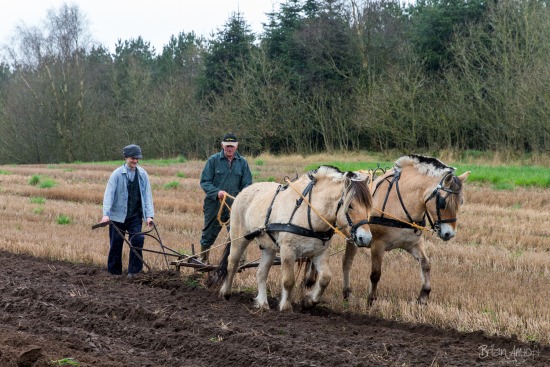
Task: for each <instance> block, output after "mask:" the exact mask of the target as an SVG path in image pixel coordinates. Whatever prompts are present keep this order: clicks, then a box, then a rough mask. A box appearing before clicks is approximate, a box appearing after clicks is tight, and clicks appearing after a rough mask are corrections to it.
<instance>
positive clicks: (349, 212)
mask: <svg viewBox="0 0 550 367" xmlns="http://www.w3.org/2000/svg"><path fill="white" fill-rule="evenodd" d="M345 178H346V179H345V184H344V191H343V194H342V198H343V204H342V207H343V208H342V209H343V210H342V214H341V215H338V217H337V220H338V221H339V223H338V226H339V227H343V228H346V232H348V231H349V233H348V237H351V239H352V240H353V242H355V244H356V245H357V246H359V247H366V246H368V245H369V244H370V242H371V240H372V234H371V232H370V227H369V225H368V223H369V218H370V212H371V209H372V195H371V192H370V189H369V187H368V180H369V176H366V175H363V174H361V173H359V172H346V173H345ZM343 220H345V222H343ZM342 222H343V223H345V225H341V224H340V223H342ZM346 225H347V226H346Z"/></svg>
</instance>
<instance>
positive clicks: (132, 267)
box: [107, 215, 145, 275]
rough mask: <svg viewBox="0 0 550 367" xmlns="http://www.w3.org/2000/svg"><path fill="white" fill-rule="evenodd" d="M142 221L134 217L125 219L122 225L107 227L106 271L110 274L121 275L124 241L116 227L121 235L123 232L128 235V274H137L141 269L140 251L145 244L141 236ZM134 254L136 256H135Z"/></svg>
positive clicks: (137, 216) (116, 224)
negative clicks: (107, 251)
mask: <svg viewBox="0 0 550 367" xmlns="http://www.w3.org/2000/svg"><path fill="white" fill-rule="evenodd" d="M141 225H142V219H141V216H139V215H136V216H133V217H132V218H126V220H125V221H124V223H120V222H112V223H111V225H110V226H109V241H110V248H109V256H108V258H107V270H108V271H109V273H111V274H115V275H120V274H122V248H123V246H124V239H123V238H122V237H121V236H120V234H118V232H117V230H116V229H115V228H114V226H116V227H117V228H118V229H119V230H120V231H121V232H122V233H125V231H126V232H127V233H128V234H129V240H130V243H131V244H132V247H135V249H133V250H132V249H130V261H129V262H128V274H137V273H139V272H141V270H142V269H143V262H142V261H141V259H140V257H141V256H142V251H141V249H142V248H143V243H144V242H145V236H144V235H143V234H141V233H140V232H141ZM136 252H137V253H138V255H139V257H138V255H136Z"/></svg>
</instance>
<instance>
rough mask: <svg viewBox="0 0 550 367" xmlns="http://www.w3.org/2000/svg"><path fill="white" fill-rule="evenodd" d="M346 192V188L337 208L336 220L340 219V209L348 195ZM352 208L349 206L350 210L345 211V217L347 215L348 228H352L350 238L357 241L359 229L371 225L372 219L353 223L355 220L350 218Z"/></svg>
mask: <svg viewBox="0 0 550 367" xmlns="http://www.w3.org/2000/svg"><path fill="white" fill-rule="evenodd" d="M346 191H347V190H346V188H345V187H344V191H342V196H341V197H340V200H339V201H338V205H337V206H336V218H338V211H339V210H340V208H341V207H342V205H343V204H344V194H345V193H346ZM350 207H351V205H350V206H348V210H346V211H345V215H346V221H347V222H348V226H349V227H350V228H351V230H350V236H351V238H352V239H353V240H355V238H356V235H357V229H359V227H361V226H362V225H364V224H369V223H370V218H366V219H362V220H360V221H359V222H357V223H353V220H351V217H350V216H349V209H350Z"/></svg>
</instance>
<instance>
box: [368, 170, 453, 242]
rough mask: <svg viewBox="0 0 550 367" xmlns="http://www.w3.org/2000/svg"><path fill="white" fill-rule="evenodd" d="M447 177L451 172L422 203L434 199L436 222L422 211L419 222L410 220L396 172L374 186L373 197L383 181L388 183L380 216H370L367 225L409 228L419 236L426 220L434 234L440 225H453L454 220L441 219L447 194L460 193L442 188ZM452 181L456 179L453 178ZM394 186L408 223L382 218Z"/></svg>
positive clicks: (398, 175) (399, 174)
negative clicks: (441, 193)
mask: <svg viewBox="0 0 550 367" xmlns="http://www.w3.org/2000/svg"><path fill="white" fill-rule="evenodd" d="M449 175H452V172H448V173H447V174H446V175H445V176H443V178H442V179H441V181H439V184H438V185H437V186H436V187H435V188H434V190H433V191H432V193H431V194H430V195H429V196H428V198H427V199H426V200H425V201H424V203H425V204H426V203H428V201H430V200H431V199H433V198H435V200H436V203H435V208H436V215H437V220H435V221H434V220H432V218H431V217H430V215H429V213H428V211H427V210H426V211H424V215H423V216H422V219H421V220H419V221H418V220H417V221H415V220H413V219H412V217H411V215H410V214H409V212H408V210H407V208H406V207H405V203H404V202H403V197H402V196H401V191H400V190H399V178H400V177H401V172H397V173H394V174H393V175H390V176H388V177H386V178H385V179H384V180H383V181H380V182H379V183H378V184H377V185H376V188H375V190H374V192H373V194H372V195H373V196H374V195H375V194H376V191H377V190H378V188H379V187H380V185H381V184H382V183H383V182H384V181H385V182H389V185H388V190H387V192H386V197H385V198H384V204H383V205H382V209H381V210H379V211H380V212H381V213H382V214H381V216H379V217H378V216H371V218H370V221H369V224H379V225H382V226H386V227H394V228H409V229H413V230H414V233H415V234H417V235H418V236H419V235H420V234H421V230H422V229H424V228H425V226H426V219H428V222H429V223H430V227H431V228H432V230H433V231H436V232H437V231H438V230H439V228H440V225H441V224H442V223H454V222H456V218H450V219H441V209H442V208H445V206H446V201H445V199H446V198H447V196H448V195H449V194H459V193H460V191H453V190H451V189H448V188H445V187H443V182H444V181H445V179H446V178H447V177H448V176H449ZM390 177H393V179H392V180H391V181H390V180H389V178H390ZM453 179H456V177H453ZM394 185H395V192H396V193H397V197H398V199H399V203H400V204H401V208H402V209H403V212H404V213H405V215H406V217H407V220H408V221H409V222H405V221H400V220H397V219H394V218H387V217H385V216H384V215H385V214H386V213H385V209H386V204H387V202H388V198H389V196H390V192H391V190H392V188H393V186H394ZM440 190H443V191H445V192H447V195H446V196H445V197H443V196H441V195H440V193H439V191H440Z"/></svg>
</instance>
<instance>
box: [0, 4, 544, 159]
mask: <svg viewBox="0 0 550 367" xmlns="http://www.w3.org/2000/svg"><path fill="white" fill-rule="evenodd" d="M183 26H184V25H182V27H183ZM91 38H92V35H91V34H90V31H89V29H88V26H87V23H86V21H85V16H84V14H82V13H81V11H80V10H79V8H78V6H76V5H66V4H64V5H62V6H61V7H60V8H58V9H51V10H50V11H49V12H48V13H47V16H46V19H45V22H44V25H43V27H42V28H37V27H24V26H21V27H18V28H17V29H16V31H15V35H14V41H13V42H12V44H10V45H5V46H4V47H3V49H2V55H3V58H2V62H1V63H0V163H57V162H74V161H95V160H106V159H118V158H120V155H121V149H122V146H124V145H127V144H129V143H136V144H140V145H141V146H142V147H143V148H144V152H146V156H147V157H148V158H153V157H157V158H160V157H174V156H178V155H181V156H184V157H193V158H204V157H206V156H208V155H209V154H211V153H212V152H213V151H214V150H215V149H217V147H218V146H219V145H218V144H219V141H220V139H221V136H222V135H223V134H224V133H225V132H227V131H233V132H235V133H236V134H237V136H238V137H239V140H240V141H241V151H243V152H244V153H245V154H253V155H255V154H259V153H261V152H270V153H275V154H278V153H299V154H309V153H315V152H321V151H326V152H335V151H347V150H370V151H389V150H399V151H403V152H432V153H433V152H438V151H440V150H507V151H517V152H521V153H526V152H527V153H542V152H548V151H549V150H550V63H549V62H548V60H550V42H549V41H548V40H549V39H550V9H549V1H548V0H500V1H499V0H493V1H484V0H420V1H417V2H416V3H414V4H403V3H401V2H399V1H397V0H287V1H286V2H284V3H282V4H281V6H280V9H279V10H278V11H276V12H272V13H269V14H268V22H267V23H266V24H265V25H264V27H263V31H262V32H261V33H260V34H254V33H253V32H252V31H251V30H250V26H249V25H248V23H247V22H246V19H245V18H244V16H243V15H242V14H241V13H238V12H236V13H233V14H232V15H231V16H230V17H229V19H228V20H227V21H226V23H225V24H224V25H223V26H221V27H220V28H218V30H217V31H216V32H215V33H214V34H212V35H211V37H210V38H209V39H206V38H204V37H201V36H197V35H196V34H195V33H194V32H189V33H185V32H181V33H180V34H178V35H172V36H171V37H170V39H169V40H168V42H167V44H166V45H164V46H163V49H162V50H159V51H158V52H157V50H155V49H154V48H153V47H151V45H150V43H149V42H147V41H146V40H144V39H142V38H141V37H138V38H136V39H129V40H124V41H123V40H120V41H118V43H117V44H116V46H115V51H114V52H113V53H111V52H109V51H108V49H107V48H106V47H105V46H104V45H101V44H95V43H92V42H91V41H90V40H91Z"/></svg>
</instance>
